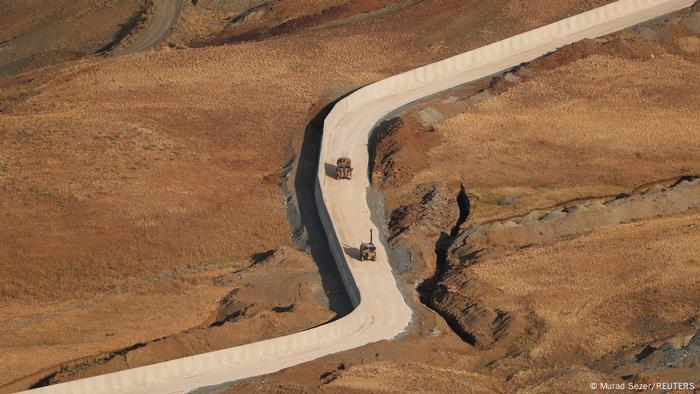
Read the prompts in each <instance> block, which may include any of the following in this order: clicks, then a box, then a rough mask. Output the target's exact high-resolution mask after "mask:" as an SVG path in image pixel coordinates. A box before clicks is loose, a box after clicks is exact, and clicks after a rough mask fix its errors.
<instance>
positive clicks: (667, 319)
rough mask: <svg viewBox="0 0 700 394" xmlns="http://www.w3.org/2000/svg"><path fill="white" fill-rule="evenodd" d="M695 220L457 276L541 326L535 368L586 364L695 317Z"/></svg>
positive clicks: (610, 231)
mask: <svg viewBox="0 0 700 394" xmlns="http://www.w3.org/2000/svg"><path fill="white" fill-rule="evenodd" d="M698 229H700V215H699V214H697V213H694V214H690V215H683V216H675V217H669V218H664V219H658V220H653V221H647V222H640V223H634V224H623V225H617V226H613V227H607V228H602V229H599V230H594V231H593V232H592V233H590V234H587V235H583V236H580V237H577V238H576V239H572V240H566V241H561V242H558V243H555V244H553V245H543V246H537V247H532V248H528V249H525V250H523V251H521V252H517V253H514V254H512V255H508V256H507V257H503V258H498V259H489V260H484V261H482V262H479V263H478V264H476V265H474V266H473V267H472V268H470V269H468V270H467V271H466V272H465V275H468V276H469V277H471V278H473V279H474V280H478V281H481V282H485V283H489V285H490V286H492V287H494V288H495V289H497V290H498V292H497V293H496V294H494V296H495V298H496V299H495V300H494V301H495V303H496V304H497V305H501V306H503V307H504V308H506V310H508V311H510V312H514V313H516V314H521V315H524V316H528V319H532V320H533V321H538V322H541V323H542V324H543V327H542V328H541V329H542V330H543V333H542V334H541V337H540V338H539V339H538V340H537V341H536V342H535V343H534V345H533V346H532V347H531V348H530V349H529V354H530V357H532V358H533V359H536V360H557V362H559V363H575V362H586V361H591V360H595V359H598V358H601V357H603V356H605V355H607V354H609V353H611V352H614V351H616V350H618V349H621V348H623V347H625V346H629V345H632V344H635V343H644V342H645V341H649V340H650V339H651V338H650V332H649V327H666V328H669V329H670V328H671V327H674V326H676V325H679V324H681V323H683V322H687V321H689V319H692V318H695V317H697V314H698V309H697V302H698V300H700V261H698V256H700V232H698Z"/></svg>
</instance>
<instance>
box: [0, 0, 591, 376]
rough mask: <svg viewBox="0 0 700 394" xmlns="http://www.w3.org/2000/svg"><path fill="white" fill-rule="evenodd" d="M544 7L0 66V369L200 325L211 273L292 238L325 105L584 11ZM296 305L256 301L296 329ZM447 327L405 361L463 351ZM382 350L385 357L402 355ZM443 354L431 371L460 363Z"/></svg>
mask: <svg viewBox="0 0 700 394" xmlns="http://www.w3.org/2000/svg"><path fill="white" fill-rule="evenodd" d="M202 3H204V1H202ZM295 3H296V2H295ZM550 3H552V2H551V1H544V0H542V1H541V2H538V3H537V4H534V3H531V4H532V6H533V7H534V9H535V10H539V11H538V12H539V13H538V14H535V15H533V14H531V13H528V14H527V15H528V18H526V19H519V18H518V15H520V14H522V11H523V9H522V8H523V7H522V6H521V5H519V3H518V2H517V1H506V2H498V3H496V2H475V3H465V2H463V1H461V0H460V1H458V0H449V1H442V0H441V1H423V2H418V3H415V4H411V6H409V7H405V8H400V9H396V10H395V11H392V12H387V13H384V14H382V17H381V18H357V19H356V20H352V21H347V23H342V24H339V25H336V26H326V27H324V28H316V29H308V30H306V31H305V33H304V34H290V35H283V36H280V37H277V38H275V39H269V40H261V41H256V42H247V43H239V44H236V45H227V46H219V47H216V48H199V49H183V50H177V51H169V50H165V51H161V52H154V53H143V54H139V55H132V56H124V57H114V58H92V57H90V58H83V59H82V60H79V61H76V62H74V63H71V64H63V65H59V66H51V67H48V68H45V69H41V70H38V71H35V72H31V73H28V74H24V75H21V76H17V77H14V78H10V79H4V80H2V82H0V145H1V146H2V152H3V154H2V157H0V194H1V195H0V197H1V198H0V209H2V213H1V214H0V215H2V217H3V220H1V221H0V227H2V228H1V229H0V244H1V245H3V247H2V248H0V271H2V272H3V281H2V283H0V308H2V313H0V325H2V327H3V328H4V329H3V330H2V332H0V336H2V338H1V339H0V364H2V365H3V368H2V369H0V381H1V382H3V383H5V382H10V381H12V380H15V379H17V378H20V377H22V376H26V375H28V374H32V373H35V372H36V371H42V370H46V369H47V368H51V367H52V366H56V365H60V364H62V363H65V362H67V361H69V360H74V359H85V358H90V357H92V356H94V355H105V354H111V353H114V352H115V351H118V350H120V349H129V348H131V347H132V346H134V345H136V344H146V343H151V342H153V341H154V340H156V339H158V338H165V337H171V336H172V335H173V334H174V333H180V332H185V331H187V330H189V329H192V328H193V327H200V326H201V325H202V324H203V322H205V321H207V319H209V318H210V317H211V316H212V314H213V313H215V311H216V310H217V305H218V304H217V303H218V301H219V300H221V299H222V298H223V297H224V296H226V295H227V294H228V293H230V292H231V291H232V290H233V288H227V287H225V286H224V287H222V286H217V285H216V283H215V282H214V279H215V278H216V277H218V276H220V275H224V274H226V273H230V272H232V271H235V270H239V269H245V268H246V267H247V266H248V265H249V261H250V258H251V256H253V255H257V254H259V253H264V252H265V251H268V250H273V249H278V248H280V247H283V246H289V247H291V246H292V240H291V239H290V227H289V226H288V223H287V220H286V217H285V216H286V215H285V214H286V208H287V206H285V204H286V203H287V202H288V201H289V200H287V199H285V197H284V196H282V195H281V193H280V186H281V182H282V179H281V175H282V174H281V172H280V167H282V166H283V165H285V164H287V163H288V158H289V155H288V154H289V150H290V147H291V150H293V151H295V152H297V157H298V152H299V151H300V150H301V149H303V147H302V145H303V144H302V141H303V136H304V131H305V129H306V128H307V126H308V124H309V120H310V119H313V118H314V117H315V116H316V115H317V113H318V111H319V110H320V109H321V108H322V107H323V106H324V105H325V103H327V102H331V101H332V100H333V99H335V98H337V97H339V96H341V95H342V94H344V93H346V92H348V91H351V90H353V89H354V88H357V87H359V86H362V85H364V84H367V83H369V82H372V81H375V80H377V79H380V78H383V77H386V76H389V75H393V74H396V73H398V72H401V71H404V70H406V69H409V68H413V67H417V66H420V65H422V64H425V63H429V62H433V61H436V60H439V59H441V58H445V57H448V56H451V55H454V54H456V53H460V52H463V51H465V50H468V49H471V48H474V47H478V46H480V45H483V44H486V43H488V42H491V41H495V40H497V39H499V38H504V37H506V36H509V35H512V34H513V33H516V32H518V31H523V30H526V29H529V28H532V27H535V26H537V25H541V24H544V23H546V22H549V21H553V20H556V19H559V18H561V17H562V16H566V15H571V14H574V13H577V12H580V11H581V10H582V9H584V8H588V6H587V5H584V4H582V3H581V2H579V1H574V0H571V1H568V0H567V1H557V2H555V3H556V4H555V5H556V6H555V7H549V6H542V7H540V6H541V5H548V4H550ZM290 4H291V3H290ZM270 103H274V107H275V110H274V111H270ZM456 185H457V186H458V185H459V184H456ZM465 185H466V184H465ZM450 226H452V224H450ZM272 278H274V275H271V276H270V280H272ZM286 278H287V277H285V276H284V275H281V276H278V277H277V279H276V280H277V281H276V282H274V283H275V284H270V285H269V286H271V287H273V286H283V284H284V283H285V280H286ZM241 280H242V281H245V280H246V279H245V278H244V279H241ZM270 283H272V282H270ZM321 283H322V285H323V286H322V287H320V288H319V287H317V286H313V285H312V286H311V288H312V290H313V292H314V295H315V296H316V298H318V303H319V305H321V306H323V307H325V306H326V305H329V304H330V302H329V300H328V298H329V297H327V294H326V292H327V291H333V290H334V289H329V288H326V287H325V285H326V284H327V283H326V282H325V281H322V282H321ZM231 286H232V287H241V286H243V284H241V285H238V284H236V285H231ZM239 294H243V293H239ZM234 299H235V296H234ZM300 299H306V298H304V297H302V298H300ZM287 301H288V300H287ZM287 301H285V302H280V303H279V305H275V306H271V307H273V308H276V307H281V308H285V307H287V306H288V305H289V304H287V303H286V302H287ZM298 302H301V301H298ZM298 302H295V305H298ZM312 309H313V308H312ZM300 310H303V309H302V307H301V306H298V308H297V307H295V310H294V311H293V312H283V313H275V314H270V315H271V316H277V317H280V319H281V318H283V317H284V318H285V319H286V318H290V320H287V321H288V322H290V323H289V324H291V325H292V326H293V325H294V324H296V323H294V322H295V320H294V319H295V316H296V313H297V311H300ZM313 310H315V309H313ZM319 316H321V318H320V320H323V318H324V317H325V312H324V313H323V314H321V315H319ZM425 316H426V317H425V319H431V317H430V316H432V315H428V314H426V315H425ZM311 320H312V319H309V321H311ZM244 321H245V320H241V321H240V323H241V324H243V322H244ZM299 321H301V319H300V320H299ZM299 321H296V322H299ZM426 321H427V320H426ZM311 324H313V323H311ZM290 327H291V326H290ZM290 329H292V330H294V329H296V328H294V327H292V328H290ZM282 330H283V328H282V327H281V326H280V331H282ZM448 330H449V329H448V328H447V327H445V326H444V325H440V323H439V322H438V323H435V324H433V323H432V322H430V323H426V324H425V325H423V326H421V327H420V330H419V332H420V333H424V334H426V335H430V336H428V337H426V338H427V339H425V342H423V341H422V340H419V344H416V345H415V346H414V347H412V348H411V349H412V350H411V352H412V353H414V354H416V355H419V356H420V359H415V360H416V361H417V362H418V361H420V362H426V363H427V362H430V360H431V359H432V358H434V357H433V355H432V354H431V353H426V352H423V351H422V350H421V349H423V346H426V347H428V348H430V349H441V351H442V350H445V351H447V350H446V349H452V351H453V352H455V349H462V347H460V346H462V345H463V344H461V343H459V342H453V341H452V339H450V337H449V336H448V335H446V334H445V333H446V332H447V331H448ZM161 342H163V341H161ZM174 342H176V341H174ZM163 343H165V342H163ZM426 343H427V344H426ZM436 343H440V345H436ZM386 346H388V347H387V349H388V350H387V351H386V352H387V354H389V353H391V354H393V356H391V357H392V358H387V359H385V360H388V361H391V360H397V359H400V358H401V357H403V356H404V355H405V354H404V350H402V349H403V346H404V345H403V344H401V347H400V348H399V347H396V348H395V347H393V346H394V344H391V345H386ZM154 348H155V347H154ZM176 349H179V350H183V349H184V348H181V347H177V346H173V347H172V348H170V350H167V349H164V350H163V352H164V354H166V353H167V354H168V356H170V355H173V354H174V350H176ZM139 350H140V349H139ZM179 350H178V351H179ZM184 350H187V349H184ZM382 352H384V351H382ZM184 354H188V353H183V355H184ZM455 354H456V353H451V355H446V356H444V357H440V360H439V361H435V362H434V364H435V365H436V368H445V369H449V368H451V365H452V364H455V362H456V361H457V362H461V361H459V360H461V358H460V357H459V356H460V355H455ZM357 357H359V358H365V359H368V358H369V357H374V353H372V354H371V355H369V356H368V354H367V353H362V352H359V353H357ZM416 357H418V356H416ZM353 359H356V358H355V356H353ZM380 359H381V357H380ZM127 360H128V357H127ZM460 365H461V364H460ZM336 366H337V365H336ZM333 368H335V366H334V367H333ZM328 370H329V369H328V368H327V366H322V372H327V371H328ZM309 373H310V374H312V375H313V374H315V373H316V371H315V370H313V369H311V370H309ZM320 374H321V373H319V375H320ZM457 375H459V374H457ZM314 379H315V380H316V381H317V380H318V376H316V377H314ZM400 380H401V379H399V378H398V377H397V379H396V381H397V382H399V381H400Z"/></svg>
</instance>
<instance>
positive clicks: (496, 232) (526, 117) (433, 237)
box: [341, 11, 700, 391]
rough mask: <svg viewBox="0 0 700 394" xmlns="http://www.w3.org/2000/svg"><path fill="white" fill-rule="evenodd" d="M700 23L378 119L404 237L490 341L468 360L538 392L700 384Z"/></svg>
mask: <svg viewBox="0 0 700 394" xmlns="http://www.w3.org/2000/svg"><path fill="white" fill-rule="evenodd" d="M698 20H699V19H698V14H697V13H692V12H690V11H684V12H680V13H677V14H675V15H674V16H672V17H671V18H663V19H662V20H659V21H654V22H651V23H647V24H644V25H642V26H638V27H636V28H634V29H630V30H628V31H625V32H622V33H619V34H614V35H611V36H608V37H605V38H601V39H597V40H586V41H583V42H581V43H577V44H574V45H572V46H569V47H566V48H563V49H562V50H560V51H558V52H556V53H555V54H553V55H550V56H547V57H544V58H541V59H538V60H536V61H534V62H532V63H530V64H528V65H525V66H524V67H521V68H519V69H517V70H515V71H513V72H511V73H507V74H505V75H501V76H499V77H497V78H495V79H494V80H492V81H482V82H478V83H474V84H471V85H470V86H465V87H461V88H458V89H453V90H452V91H449V92H446V93H445V94H442V95H440V96H439V97H435V98H430V99H428V100H424V101H423V102H421V103H419V104H418V105H417V106H415V107H414V108H412V109H409V110H406V111H403V112H402V113H400V114H398V116H397V117H396V118H394V119H391V120H388V121H386V122H385V123H383V124H381V125H379V127H378V130H377V132H378V135H377V137H376V138H375V140H376V141H375V142H376V148H375V149H374V151H373V152H372V157H373V158H374V167H373V183H374V184H375V185H376V186H377V187H378V188H379V189H380V190H381V191H382V193H383V195H384V199H385V203H386V206H387V208H388V214H389V217H390V225H389V233H390V240H391V241H392V242H393V243H395V244H397V245H409V246H410V247H411V248H412V249H413V251H414V266H413V267H412V270H411V271H410V272H409V273H408V276H409V277H410V278H413V279H409V281H410V280H415V281H420V280H421V278H423V279H426V280H425V281H424V282H422V285H421V286H419V287H418V291H419V293H420V294H421V295H422V299H423V301H424V302H426V303H427V304H429V305H430V306H431V307H433V308H434V309H435V310H437V311H438V312H439V313H441V314H442V315H443V316H444V317H445V318H446V320H447V322H448V323H449V324H450V325H451V327H452V328H453V329H454V331H455V333H457V334H458V335H459V337H460V338H462V339H463V340H464V341H465V342H467V343H470V344H473V345H474V346H475V348H476V349H483V351H484V352H483V353H481V356H477V357H481V358H482V360H483V361H482V364H481V365H480V366H478V367H474V369H471V370H472V371H475V372H476V371H478V372H481V373H486V374H490V375H492V376H500V377H502V378H504V379H507V380H508V383H507V385H508V387H511V388H512V389H522V388H523V387H530V388H531V389H532V390H533V391H537V390H545V391H548V390H552V388H555V389H554V390H555V391H557V390H561V391H572V390H573V391H580V390H582V389H583V388H587V387H588V384H589V383H590V382H591V381H596V380H595V379H603V380H606V379H607V380H610V381H620V382H624V380H628V381H635V382H649V381H658V379H661V378H662V377H667V378H668V377H674V378H675V379H677V380H679V381H691V382H692V381H694V379H695V380H696V376H697V374H696V372H695V373H694V372H693V371H695V368H696V366H697V359H698V355H699V354H698V348H697V346H696V344H695V343H696V342H697V338H698V337H700V335H698V329H700V327H699V326H698V325H697V321H698V317H699V316H700V310H699V309H698V305H700V304H699V303H700V293H698V291H697V289H698V288H700V287H699V286H698V282H697V279H696V278H697V277H698V268H699V267H700V265H698V261H697V255H698V250H697V247H696V246H695V245H696V244H697V242H698V240H699V238H698V234H700V233H698V232H697V228H698V227H697V226H698V218H699V216H698V213H697V212H698V203H699V202H700V200H699V199H700V182H699V181H697V180H694V179H695V178H694V176H696V175H698V174H700V162H698V156H697V155H696V154H695V152H697V151H698V150H699V149H700V138H698V136H697V133H696V127H695V125H696V124H697V122H698V121H700V118H699V117H698V116H700V112H698V110H697V108H698V105H699V104H700V102H697V100H696V99H697V98H698V96H697V95H696V94H694V93H693V92H695V91H697V90H698V89H700V85H698V84H697V82H698V79H697V78H695V77H694V75H695V74H696V73H697V72H698V71H700V69H699V68H698V67H700V51H699V50H700V47H698V44H700V37H698V32H700V26H698V24H697V21H698ZM665 179H673V180H674V181H663V182H661V183H660V184H656V185H654V186H652V187H651V188H650V185H649V182H650V181H662V180H665ZM679 179H680V180H681V182H678V184H677V185H675V186H674V185H673V184H674V183H675V181H678V180H679ZM652 183H654V182H652ZM643 185H644V186H643ZM645 346H647V348H645ZM645 349H646V350H645ZM477 353H478V352H477ZM648 354H654V356H653V357H652V358H651V359H648ZM645 360H646V361H645ZM669 360H670V361H669ZM485 365H487V366H486V367H484V366H485ZM544 371H548V372H544ZM341 380H342V379H341Z"/></svg>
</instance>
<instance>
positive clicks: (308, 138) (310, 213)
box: [294, 92, 352, 319]
mask: <svg viewBox="0 0 700 394" xmlns="http://www.w3.org/2000/svg"><path fill="white" fill-rule="evenodd" d="M351 93H352V92H348V93H347V94H345V95H343V96H341V97H339V98H337V99H336V100H335V101H333V102H331V103H329V104H327V105H326V106H325V107H323V108H322V109H321V110H320V111H319V112H318V113H317V114H316V116H314V117H313V119H311V121H310V122H309V123H308V124H307V125H306V129H305V130H304V140H303V142H302V145H301V149H300V151H299V156H298V157H299V159H298V162H297V165H296V173H295V175H294V197H295V200H296V209H297V210H298V214H299V219H300V222H301V226H302V228H303V232H304V233H305V234H304V235H303V238H305V241H306V242H305V243H306V244H307V245H308V249H309V252H310V253H311V256H312V257H313V259H314V262H315V263H316V266H317V267H318V271H319V274H320V275H321V284H322V285H323V290H324V292H325V294H326V296H327V297H328V308H329V309H330V310H331V311H333V312H335V313H336V317H335V318H334V319H338V318H340V317H343V316H345V315H347V314H348V313H350V312H351V311H352V302H350V297H349V296H348V294H347V290H346V289H345V285H344V284H343V281H342V279H341V276H340V272H339V271H338V266H337V265H336V262H335V259H334V258H333V255H332V254H331V251H330V248H329V245H328V238H327V237H326V233H325V231H324V230H323V225H322V224H321V218H320V217H319V214H318V207H317V206H316V199H315V196H314V193H315V190H316V176H317V172H318V165H319V158H320V151H321V137H322V135H323V121H324V120H325V119H326V116H328V114H329V113H330V111H331V109H333V106H334V105H335V104H336V103H337V102H338V101H340V100H341V99H343V98H344V97H346V96H347V95H349V94H351ZM329 166H332V167H330V168H329ZM329 171H332V173H333V176H335V166H334V165H332V164H325V172H326V175H328V173H329Z"/></svg>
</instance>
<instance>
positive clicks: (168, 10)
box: [121, 0, 185, 55]
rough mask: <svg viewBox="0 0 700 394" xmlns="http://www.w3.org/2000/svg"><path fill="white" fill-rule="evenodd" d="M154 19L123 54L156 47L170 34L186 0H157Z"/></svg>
mask: <svg viewBox="0 0 700 394" xmlns="http://www.w3.org/2000/svg"><path fill="white" fill-rule="evenodd" d="M154 6H155V9H154V12H153V17H152V19H153V20H152V21H151V22H150V24H149V25H148V27H146V29H145V30H144V31H142V32H140V33H138V35H137V36H136V39H135V40H134V42H132V43H131V44H129V45H128V46H127V47H126V49H124V50H123V51H121V54H124V55H125V54H129V53H136V52H142V51H145V50H148V49H151V48H155V47H156V46H158V45H159V44H160V43H162V42H163V41H165V39H166V38H168V36H169V35H170V33H171V31H172V29H173V26H174V25H175V23H176V22H177V20H178V19H179V18H180V13H181V12H182V9H183V8H184V6H185V0H157V1H156V2H155V5H154Z"/></svg>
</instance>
